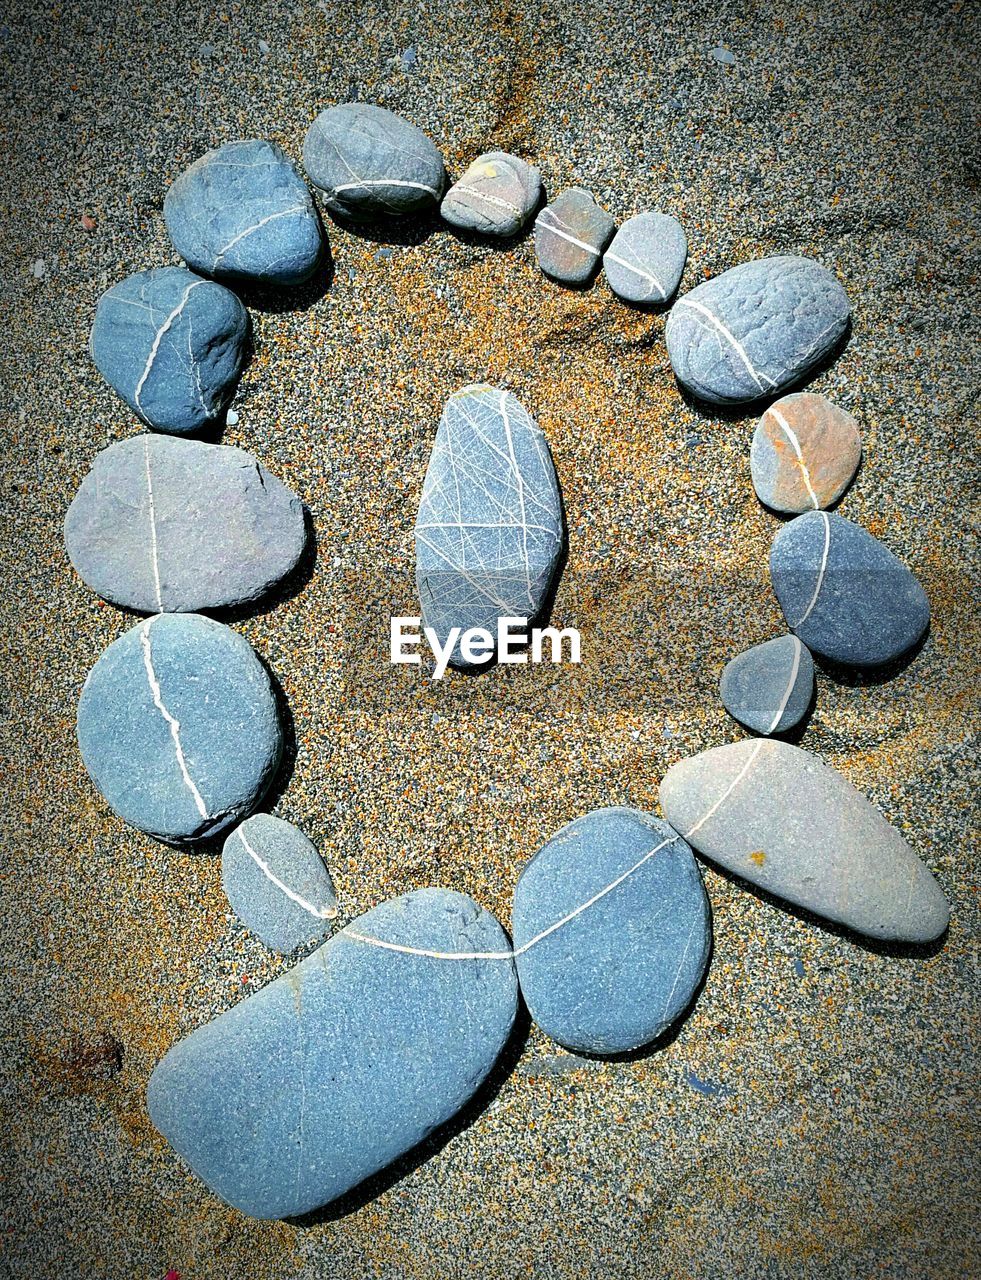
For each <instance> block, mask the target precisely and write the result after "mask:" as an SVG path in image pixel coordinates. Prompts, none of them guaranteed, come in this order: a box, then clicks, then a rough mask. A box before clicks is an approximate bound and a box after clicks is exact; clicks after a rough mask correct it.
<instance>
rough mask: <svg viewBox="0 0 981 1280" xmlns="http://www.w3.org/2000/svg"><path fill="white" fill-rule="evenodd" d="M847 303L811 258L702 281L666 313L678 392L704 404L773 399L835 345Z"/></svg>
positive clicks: (766, 261) (764, 263)
mask: <svg viewBox="0 0 981 1280" xmlns="http://www.w3.org/2000/svg"><path fill="white" fill-rule="evenodd" d="M848 318H849V306H848V298H847V297H846V295H845V291H844V289H843V288H842V287H841V285H840V284H839V282H838V280H837V279H836V277H835V276H833V275H832V274H831V272H830V271H829V270H828V269H827V268H826V267H822V266H821V264H820V263H818V262H814V261H813V260H812V259H810V258H796V257H779V258H760V259H758V260H757V261H755V262H744V263H742V264H741V265H740V266H738V267H733V268H732V269H731V270H730V271H725V272H723V273H722V275H720V276H716V277H715V279H714V280H707V281H706V282H705V284H700V285H698V286H697V288H695V289H692V290H691V292H690V293H686V294H685V295H684V297H682V298H679V299H678V301H677V302H676V303H675V305H674V306H673V307H672V308H671V314H670V315H669V316H668V320H667V324H666V325H665V330H664V336H665V340H666V342H667V346H668V355H669V356H670V358H671V367H672V368H673V369H674V372H675V376H676V377H677V379H678V381H679V382H680V383H682V385H683V386H685V387H687V388H688V390H689V391H691V392H692V393H693V394H694V395H696V396H697V397H699V398H700V399H702V400H706V401H708V402H709V403H711V404H722V405H725V404H739V403H742V402H745V401H751V400H759V399H761V398H763V397H768V396H776V395H779V394H780V392H781V391H783V390H784V388H786V387H788V386H790V385H791V384H792V383H794V382H797V381H799V380H800V379H801V378H804V377H806V376H807V375H808V374H809V373H811V372H812V371H813V370H814V369H815V368H816V367H817V366H818V365H819V364H820V363H821V362H822V361H823V360H824V359H825V358H826V357H827V356H828V355H829V354H830V352H832V351H833V350H834V349H835V347H836V346H837V344H838V343H839V342H840V341H841V338H842V337H843V335H844V333H845V331H846V329H847V327H848Z"/></svg>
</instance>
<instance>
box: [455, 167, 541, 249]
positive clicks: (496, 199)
mask: <svg viewBox="0 0 981 1280" xmlns="http://www.w3.org/2000/svg"><path fill="white" fill-rule="evenodd" d="M541 194H542V175H541V174H540V173H539V172H538V170H537V169H536V168H534V167H533V166H532V165H530V164H527V163H526V162H525V161H524V160H521V159H519V157H518V156H510V155H508V154H507V153H506V152H504V151H489V152H487V154H486V155H482V156H478V157H477V159H476V160H475V161H474V162H473V164H471V165H470V167H469V168H468V169H467V171H466V172H465V173H464V174H463V176H462V177H461V178H460V180H459V181H458V182H455V183H454V184H453V186H452V187H450V189H449V191H447V193H446V195H445V196H444V197H443V203H442V205H441V206H440V213H441V214H442V215H443V217H444V218H445V219H446V221H447V222H449V223H451V224H452V225H453V226H454V227H462V228H463V229H464V230H466V231H479V232H481V233H482V234H483V235H487V236H513V235H517V233H518V232H519V231H520V230H521V228H522V227H523V226H524V225H525V223H526V222H527V221H528V219H529V218H530V217H531V215H532V214H533V213H534V211H535V208H536V206H537V205H538V202H539V200H540V199H541Z"/></svg>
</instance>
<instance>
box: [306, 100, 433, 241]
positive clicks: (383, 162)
mask: <svg viewBox="0 0 981 1280" xmlns="http://www.w3.org/2000/svg"><path fill="white" fill-rule="evenodd" d="M303 164H304V167H305V169H306V171H307V173H308V175H309V176H310V179H311V181H312V182H313V183H314V184H315V185H316V186H317V187H319V188H320V190H321V191H322V192H323V195H324V203H325V204H326V205H327V208H328V209H330V210H331V212H332V213H336V214H340V215H342V216H343V217H347V218H351V219H354V220H358V221H364V220H370V219H372V218H377V217H380V216H381V217H398V216H400V215H402V214H407V213H417V212H419V211H424V210H428V209H432V208H433V207H434V205H436V204H438V203H439V200H440V197H441V196H442V194H443V188H444V186H445V185H446V170H445V169H444V167H443V157H442V156H441V155H440V154H439V152H438V151H437V150H436V147H435V146H434V145H433V143H432V142H430V140H429V138H427V137H426V135H425V134H424V133H423V131H422V130H421V129H418V128H416V126H415V125H414V124H410V123H409V121H408V120H404V119H403V118H402V117H401V116H398V115H396V114H395V113H394V112H393V111H386V110H385V108H384V107H376V106H374V104H372V103H369V102H344V103H341V104H340V105H338V106H336V107H328V109H327V110H326V111H322V112H321V113H320V115H319V116H317V118H316V120H314V122H313V124H312V125H311V126H310V128H309V129H308V130H307V136H306V140H305V141H304V143H303Z"/></svg>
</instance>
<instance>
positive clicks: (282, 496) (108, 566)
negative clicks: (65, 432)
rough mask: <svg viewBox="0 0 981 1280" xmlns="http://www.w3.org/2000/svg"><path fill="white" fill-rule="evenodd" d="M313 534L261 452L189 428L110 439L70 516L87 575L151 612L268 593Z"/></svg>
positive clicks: (71, 547) (73, 552)
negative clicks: (208, 439)
mask: <svg viewBox="0 0 981 1280" xmlns="http://www.w3.org/2000/svg"><path fill="white" fill-rule="evenodd" d="M305 543H306V524H305V520H304V515H303V504H302V503H301V502H300V500H299V498H298V497H297V496H296V494H294V493H292V492H291V491H290V490H289V489H287V488H286V486H285V485H284V484H283V483H282V482H281V481H280V480H277V479H276V477H275V476H274V475H272V474H271V472H269V471H267V470H266V469H265V467H263V466H261V465H260V464H259V463H258V462H257V461H256V459H255V458H254V457H253V456H252V455H251V454H250V453H246V452H245V451H244V450H242V449H235V448H233V447H232V446H231V445H216V444H205V443H204V442H203V441H200V440H185V439H181V438H180V437H177V436H158V435H142V436H131V437H129V438H128V439H126V440H120V441H118V442H117V443H116V444H112V445H110V446H109V448H108V449H103V450H102V452H101V453H100V454H98V455H97V457H96V459H95V462H94V463H93V466H92V470H91V471H90V472H89V474H88V475H87V476H86V477H85V479H84V480H83V481H82V484H81V486H80V488H79V490H78V493H77V494H76V495H75V497H74V499H73V501H72V504H71V506H70V507H69V508H68V514H67V515H66V516H65V545H66V547H67V549H68V555H69V558H70V559H71V562H72V564H73V565H74V566H75V570H76V572H77V573H78V575H79V577H80V578H81V579H82V580H83V582H85V583H86V584H87V585H88V586H90V587H91V588H92V590H93V591H95V592H97V593H98V594H99V595H100V596H102V597H103V599H105V600H111V601H112V602H113V604H118V605H121V606H122V607H123V608H124V609H136V610H139V611H141V612H145V613H180V612H183V613H191V612H196V611H197V610H200V609H216V608H219V607H223V606H228V605H234V604H242V603H244V602H246V601H253V600H258V599H259V598H260V597H262V596H263V595H264V594H265V593H266V592H267V591H269V589H270V588H271V587H272V586H273V585H274V584H275V583H277V582H279V581H280V580H281V579H283V578H285V577H286V575H287V574H288V573H290V572H291V570H293V569H294V568H295V567H296V564H297V562H298V561H299V559H300V557H301V555H302V554H303V548H304V545H305Z"/></svg>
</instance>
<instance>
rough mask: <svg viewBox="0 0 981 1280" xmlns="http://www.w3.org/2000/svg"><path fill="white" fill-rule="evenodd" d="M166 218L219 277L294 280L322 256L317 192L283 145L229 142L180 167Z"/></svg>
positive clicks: (180, 245)
mask: <svg viewBox="0 0 981 1280" xmlns="http://www.w3.org/2000/svg"><path fill="white" fill-rule="evenodd" d="M164 221H165V222H166V224H167V230H168V232H169V233H170V238H171V240H172V241H173V243H174V248H175V249H176V250H177V252H178V253H179V254H180V255H181V257H182V258H183V259H184V261H185V262H186V263H187V265H188V266H189V267H190V268H191V270H192V271H197V272H200V273H201V274H202V275H208V276H215V277H216V278H218V279H229V280H253V281H257V282H261V283H269V284H274V285H294V284H299V283H300V282H301V281H303V280H306V279H307V278H308V277H309V276H310V275H311V274H312V273H313V272H314V271H315V270H316V268H317V266H318V264H319V263H320V261H321V259H322V257H323V248H324V246H323V233H322V230H321V226H320V218H319V216H318V214H317V210H316V207H315V205H314V203H313V197H312V196H311V195H310V192H309V191H308V190H307V186H306V183H305V182H304V181H303V179H302V178H301V177H300V175H299V174H298V173H297V172H296V170H295V169H294V168H293V166H292V164H291V163H290V161H289V159H288V157H287V156H286V154H285V152H284V151H283V150H282V148H280V147H278V146H276V144H275V143H274V142H266V141H264V140H262V139H258V138H256V139H249V140H247V141H243V142H226V143H225V145H224V146H221V147H218V149H217V150H215V151H209V152H207V154H206V155H203V156H202V157H201V158H200V159H199V160H195V162H194V163H193V164H192V165H191V166H190V167H189V168H187V169H185V170H184V172H183V173H182V174H181V175H180V177H179V178H177V179H176V181H175V182H174V183H173V185H172V186H171V188H170V190H169V191H168V192H167V195H166V197H165V199H164Z"/></svg>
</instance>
